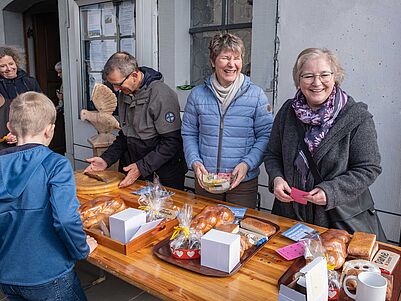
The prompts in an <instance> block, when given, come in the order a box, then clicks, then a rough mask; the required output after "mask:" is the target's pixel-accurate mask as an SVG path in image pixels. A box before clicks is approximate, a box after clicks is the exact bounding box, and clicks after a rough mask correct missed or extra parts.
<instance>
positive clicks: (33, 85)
mask: <svg viewBox="0 0 401 301" xmlns="http://www.w3.org/2000/svg"><path fill="white" fill-rule="evenodd" d="M28 91H36V92H42V90H41V89H40V87H39V84H38V82H37V81H36V79H34V78H33V77H30V76H28V74H27V73H26V72H25V71H24V70H22V69H18V71H17V77H16V78H14V79H7V78H4V77H2V76H0V94H1V95H3V97H4V98H5V103H4V104H3V105H2V106H1V107H0V138H2V137H3V136H5V135H7V134H8V133H9V130H8V129H7V126H6V124H7V121H8V113H9V109H10V103H11V101H12V100H13V99H14V98H15V97H17V95H18V94H21V93H24V92H28ZM11 146H15V145H14V144H7V142H0V150H1V149H4V148H7V147H11Z"/></svg>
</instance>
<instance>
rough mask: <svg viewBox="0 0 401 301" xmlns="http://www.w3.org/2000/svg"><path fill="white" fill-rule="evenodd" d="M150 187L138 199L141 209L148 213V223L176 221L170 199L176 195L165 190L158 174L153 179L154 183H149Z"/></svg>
mask: <svg viewBox="0 0 401 301" xmlns="http://www.w3.org/2000/svg"><path fill="white" fill-rule="evenodd" d="M148 187H150V188H149V189H148V190H147V191H146V192H144V193H143V194H141V196H140V197H139V199H138V203H139V205H140V206H139V209H142V210H145V211H146V221H147V222H151V221H154V220H157V219H161V218H165V219H168V220H171V219H174V218H175V214H173V211H174V210H173V202H172V201H171V198H170V197H171V196H172V195H173V194H174V193H173V192H170V191H168V190H166V189H164V187H163V186H162V185H161V184H160V180H159V177H158V176H157V175H156V174H155V175H154V177H153V183H152V182H149V183H148Z"/></svg>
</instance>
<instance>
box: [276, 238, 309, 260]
mask: <svg viewBox="0 0 401 301" xmlns="http://www.w3.org/2000/svg"><path fill="white" fill-rule="evenodd" d="M276 252H277V253H279V254H280V255H281V256H283V257H284V258H285V259H287V260H293V259H295V258H298V257H301V256H303V255H304V244H303V243H302V242H297V243H295V244H291V245H289V246H285V247H282V248H280V249H277V250H276Z"/></svg>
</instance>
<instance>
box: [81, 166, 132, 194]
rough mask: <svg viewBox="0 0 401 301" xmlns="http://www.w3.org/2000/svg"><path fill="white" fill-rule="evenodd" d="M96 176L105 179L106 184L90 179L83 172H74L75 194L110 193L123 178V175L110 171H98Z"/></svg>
mask: <svg viewBox="0 0 401 301" xmlns="http://www.w3.org/2000/svg"><path fill="white" fill-rule="evenodd" d="M96 174H97V175H99V176H100V177H101V178H103V179H105V180H106V181H107V182H103V181H99V180H97V179H93V178H90V177H88V176H87V175H84V173H83V170H80V171H76V172H74V176H75V182H76V185H77V193H80V194H98V193H106V192H110V191H113V190H115V189H117V188H118V184H119V183H120V182H121V180H122V179H123V178H124V177H125V175H124V174H122V173H120V172H117V171H111V170H105V171H98V172H96Z"/></svg>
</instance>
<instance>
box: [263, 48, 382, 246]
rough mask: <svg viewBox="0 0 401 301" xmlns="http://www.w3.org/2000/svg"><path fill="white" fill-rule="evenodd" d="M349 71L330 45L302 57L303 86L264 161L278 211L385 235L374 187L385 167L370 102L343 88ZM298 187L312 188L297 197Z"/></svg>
mask: <svg viewBox="0 0 401 301" xmlns="http://www.w3.org/2000/svg"><path fill="white" fill-rule="evenodd" d="M343 77H344V71H343V68H342V67H341V65H340V63H339V61H338V59H337V57H336V56H335V55H334V54H333V53H332V52H331V51H330V50H327V49H319V48H308V49H305V50H303V51H302V52H301V53H300V54H299V55H298V58H297V60H296V62H295V65H294V69H293V79H294V82H295V86H296V87H297V89H298V91H297V92H296V94H295V97H294V98H293V99H289V100H287V101H286V102H285V103H284V104H283V106H282V107H281V109H280V110H279V112H278V113H277V115H276V117H275V120H274V125H273V130H272V134H271V138H270V142H269V147H268V151H267V155H266V156H265V159H264V163H265V167H266V170H267V172H268V174H269V178H270V181H271V183H270V187H271V188H272V190H273V191H274V195H275V197H276V198H275V201H274V204H273V210H272V213H274V214H278V215H282V216H286V217H289V218H293V219H297V220H301V221H304V222H308V223H312V224H316V225H319V226H323V227H330V228H341V229H345V230H347V231H349V232H351V233H353V232H354V231H363V232H370V233H374V234H376V235H377V236H378V239H380V240H382V241H385V235H384V232H383V229H382V227H381V224H380V221H379V219H378V217H377V215H376V212H375V209H374V202H373V199H372V196H371V194H370V191H369V186H370V185H371V184H372V183H373V182H374V181H375V179H376V178H377V177H378V175H379V174H380V173H381V167H380V153H379V148H378V145H377V136H376V130H375V125H374V122H373V118H372V115H371V114H370V113H369V112H368V110H367V105H366V104H364V103H362V102H356V101H355V100H354V99H353V98H352V97H351V96H350V95H348V94H347V93H346V92H344V91H343V90H342V89H341V88H340V84H341V82H342V80H343ZM295 188H296V189H300V190H303V191H305V192H304V193H302V192H301V193H298V196H297V193H296V189H295ZM300 195H301V196H300ZM302 195H303V196H302ZM294 200H296V201H301V202H305V203H306V204H302V203H298V202H294Z"/></svg>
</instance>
